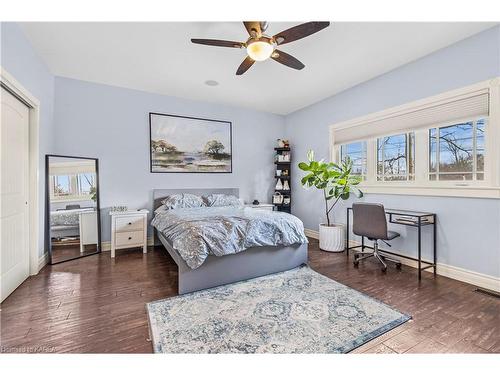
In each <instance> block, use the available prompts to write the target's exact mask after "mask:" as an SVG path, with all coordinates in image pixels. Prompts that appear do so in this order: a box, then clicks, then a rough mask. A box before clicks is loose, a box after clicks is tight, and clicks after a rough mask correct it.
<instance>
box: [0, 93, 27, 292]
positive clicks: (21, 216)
mask: <svg viewBox="0 0 500 375" xmlns="http://www.w3.org/2000/svg"><path fill="white" fill-rule="evenodd" d="M1 97H2V114H1V127H2V130H1V133H0V134H1V135H0V144H1V157H2V160H1V166H2V173H1V181H0V187H1V193H0V194H1V196H0V199H1V200H0V211H1V213H0V237H1V238H0V246H1V248H0V251H1V257H0V270H1V273H0V298H1V301H3V300H4V299H5V298H6V297H7V296H8V295H9V294H10V293H12V292H13V291H14V289H16V288H17V287H18V286H19V285H20V284H21V283H22V282H23V281H24V280H26V278H27V277H28V276H29V232H28V230H29V228H28V224H29V222H28V207H29V206H28V194H29V192H28V190H29V189H28V176H29V164H28V153H29V108H28V107H27V106H26V105H24V104H23V103H22V102H21V101H19V100H18V99H16V97H15V96H13V95H12V94H10V93H9V92H8V91H7V90H5V89H4V88H2V95H1Z"/></svg>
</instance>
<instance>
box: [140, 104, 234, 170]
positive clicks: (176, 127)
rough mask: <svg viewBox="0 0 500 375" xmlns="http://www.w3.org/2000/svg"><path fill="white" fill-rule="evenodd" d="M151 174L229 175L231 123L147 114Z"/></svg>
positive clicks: (230, 168)
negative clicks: (149, 134) (149, 135)
mask: <svg viewBox="0 0 500 375" xmlns="http://www.w3.org/2000/svg"><path fill="white" fill-rule="evenodd" d="M149 126H150V132H151V139H150V152H151V172H152V173H231V172H232V157H231V151H232V150H231V147H232V146H231V123H230V122H229V121H217V120H209V119H201V118H192V117H183V116H174V115H165V114H160V113H150V114H149Z"/></svg>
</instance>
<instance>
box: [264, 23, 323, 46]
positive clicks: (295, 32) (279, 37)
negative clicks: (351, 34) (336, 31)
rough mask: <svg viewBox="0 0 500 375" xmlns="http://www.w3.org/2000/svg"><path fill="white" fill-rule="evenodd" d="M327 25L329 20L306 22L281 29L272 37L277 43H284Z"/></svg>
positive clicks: (315, 31) (303, 36)
mask: <svg viewBox="0 0 500 375" xmlns="http://www.w3.org/2000/svg"><path fill="white" fill-rule="evenodd" d="M328 26H330V22H307V23H303V24H302V25H297V26H294V27H291V28H289V29H287V30H285V31H282V32H281V33H278V34H276V35H275V36H273V38H274V40H275V41H276V44H278V45H281V44H286V43H290V42H293V41H295V40H298V39H302V38H305V37H306V36H309V35H311V34H314V33H317V32H318V31H320V30H323V29H324V28H325V27H328Z"/></svg>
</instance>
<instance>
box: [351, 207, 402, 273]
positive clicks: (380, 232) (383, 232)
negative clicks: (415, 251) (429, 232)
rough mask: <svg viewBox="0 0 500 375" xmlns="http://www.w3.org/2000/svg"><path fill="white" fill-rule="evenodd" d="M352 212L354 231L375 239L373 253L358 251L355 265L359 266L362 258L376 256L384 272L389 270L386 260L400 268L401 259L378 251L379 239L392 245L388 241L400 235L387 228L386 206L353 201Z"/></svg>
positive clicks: (359, 234) (372, 239)
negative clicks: (389, 256)
mask: <svg viewBox="0 0 500 375" xmlns="http://www.w3.org/2000/svg"><path fill="white" fill-rule="evenodd" d="M352 214H353V225H352V226H353V228H352V231H353V232H354V234H357V235H358V236H364V237H367V238H368V239H369V240H371V241H373V252H372V253H368V254H366V253H364V252H359V251H358V252H356V253H355V254H354V266H355V267H357V266H358V265H359V261H360V260H363V259H367V258H371V257H374V258H375V259H377V260H378V261H379V262H380V263H382V265H383V268H382V271H383V272H385V271H387V264H386V263H385V261H389V262H393V263H395V264H396V267H397V268H398V269H400V268H401V262H400V261H398V260H396V259H392V258H388V257H387V256H385V255H382V254H380V253H379V251H378V241H379V240H381V241H383V242H384V243H386V244H387V245H388V246H389V247H390V246H391V245H390V244H389V243H387V242H386V241H390V240H393V239H394V238H396V237H399V236H400V234H399V233H397V232H393V231H390V230H387V220H386V217H385V210H384V206H383V205H381V204H377V203H353V205H352Z"/></svg>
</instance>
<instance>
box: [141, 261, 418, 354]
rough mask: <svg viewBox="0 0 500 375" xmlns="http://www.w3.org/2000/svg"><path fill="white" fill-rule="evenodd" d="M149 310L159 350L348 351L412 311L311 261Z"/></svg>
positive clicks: (152, 305) (150, 306) (162, 302)
mask: <svg viewBox="0 0 500 375" xmlns="http://www.w3.org/2000/svg"><path fill="white" fill-rule="evenodd" d="M147 310H148V315H149V323H150V328H151V333H152V340H153V347H154V351H155V352H156V353H346V352H349V351H351V350H353V349H355V348H356V347H358V346H360V345H362V344H364V343H366V342H367V341H369V340H371V339H373V338H375V337H377V336H379V335H381V334H383V333H385V332H387V331H389V330H391V329H393V328H395V327H397V326H398V325H400V324H402V323H404V322H406V321H407V320H409V319H410V317H409V316H408V315H405V314H402V313H400V312H398V311H396V310H394V309H392V308H391V307H389V306H387V305H385V304H384V303H382V302H379V301H377V300H375V299H373V298H371V297H368V296H366V295H364V294H362V293H359V292H357V291H355V290H354V289H351V288H349V287H347V286H345V285H342V284H339V283H337V282H335V281H333V280H331V279H329V278H327V277H326V276H323V275H320V274H319V273H317V272H315V271H313V270H311V269H310V268H309V267H307V266H303V267H299V268H295V269H293V270H290V271H286V272H281V273H277V274H274V275H269V276H263V277H259V278H256V279H252V280H247V281H242V282H238V283H235V284H230V285H225V286H220V287H217V288H212V289H208V290H204V291H200V292H195V293H191V294H186V295H183V296H177V297H172V298H168V299H164V300H160V301H155V302H151V303H148V304H147Z"/></svg>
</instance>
